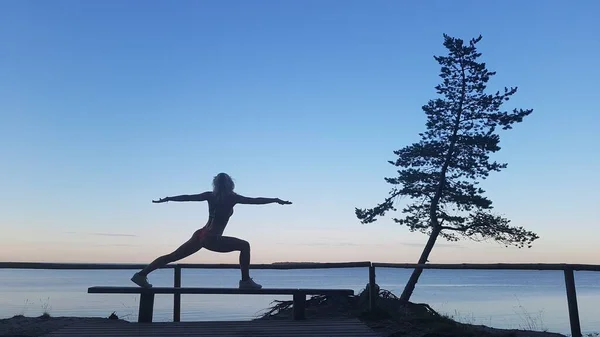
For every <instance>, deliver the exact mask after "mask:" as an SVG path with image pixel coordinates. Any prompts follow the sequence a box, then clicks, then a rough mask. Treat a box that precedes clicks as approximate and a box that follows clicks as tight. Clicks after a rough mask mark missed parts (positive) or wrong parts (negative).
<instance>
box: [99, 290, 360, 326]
mask: <svg viewBox="0 0 600 337" xmlns="http://www.w3.org/2000/svg"><path fill="white" fill-rule="evenodd" d="M88 294H140V307H139V311H138V322H140V323H142V322H143V323H149V322H152V313H153V311H154V295H155V294H223V295H292V296H293V301H294V302H293V303H294V307H293V308H294V320H300V319H304V318H305V310H304V309H305V307H306V295H326V296H351V295H354V290H351V289H296V288H272V289H238V288H170V287H153V288H140V287H90V288H88Z"/></svg>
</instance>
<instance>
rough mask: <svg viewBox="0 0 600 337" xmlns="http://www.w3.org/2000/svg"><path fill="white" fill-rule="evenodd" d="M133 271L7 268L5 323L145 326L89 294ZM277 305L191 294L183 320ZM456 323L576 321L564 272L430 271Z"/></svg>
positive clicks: (586, 289)
mask: <svg viewBox="0 0 600 337" xmlns="http://www.w3.org/2000/svg"><path fill="white" fill-rule="evenodd" d="M131 274H132V271H127V270H113V271H104V270H99V271H72V270H12V269H0V318H7V317H12V316H14V315H16V314H24V315H26V316H36V315H40V314H41V313H42V312H43V311H44V309H47V310H48V311H49V312H50V314H51V315H54V316H70V315H77V316H103V317H107V316H108V315H110V313H112V312H113V311H114V312H116V314H117V315H118V316H119V317H121V318H124V319H127V320H131V321H135V320H137V305H138V296H136V295H112V294H87V288H88V287H89V286H94V285H98V286H100V285H102V286H109V285H114V286H119V285H122V286H130V285H132V283H131V282H130V281H129V278H130V276H131ZM409 274H410V271H409V270H402V269H387V268H377V283H378V284H379V285H380V286H381V287H382V288H383V289H387V290H390V291H392V292H393V293H394V294H396V295H399V294H400V293H401V291H402V288H403V286H404V284H405V282H406V281H407V279H408V276H409ZM252 276H253V277H254V279H255V280H256V281H257V282H259V283H261V284H263V286H264V287H306V288H311V287H315V288H316V287H327V288H350V289H354V290H355V291H356V292H358V291H360V290H362V289H363V288H364V287H365V286H366V284H367V282H368V270H367V268H347V269H322V270H320V269H317V270H255V271H252ZM149 279H150V282H151V283H153V284H154V286H172V285H173V271H172V270H158V271H156V272H154V273H153V274H151V276H150V278H149ZM238 280H239V271H237V270H185V269H184V270H183V271H182V286H184V287H191V286H199V287H200V286H206V287H237V282H238ZM575 281H576V284H577V296H578V301H579V313H580V318H581V325H582V329H583V330H584V331H585V332H596V331H600V309H598V307H599V306H600V273H594V272H576V273H575ZM275 299H284V300H289V299H290V297H289V296H265V295H257V296H254V295H244V296H239V295H237V296H236V295H183V296H182V298H181V320H182V321H192V320H195V321H198V320H250V319H252V318H255V317H257V315H259V314H260V313H261V312H263V310H265V309H266V308H268V307H269V305H270V303H271V302H272V301H273V300H275ZM412 301H413V302H425V303H428V304H430V305H431V306H432V307H433V308H434V309H436V310H437V311H439V312H441V313H445V314H448V315H450V316H453V317H454V318H455V319H457V320H459V321H462V322H466V323H475V324H485V325H488V326H493V327H498V328H521V329H534V330H545V329H547V330H549V331H554V332H560V333H569V317H568V312H567V302H566V301H567V300H566V295H565V288H564V277H563V274H562V272H555V271H452V270H425V271H424V272H423V274H422V276H421V279H420V281H419V284H418V285H417V289H416V290H415V293H414V295H413V297H412ZM172 314H173V296H172V295H157V296H156V299H155V311H154V319H155V320H156V321H169V320H171V319H172Z"/></svg>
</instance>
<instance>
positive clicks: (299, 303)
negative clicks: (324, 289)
mask: <svg viewBox="0 0 600 337" xmlns="http://www.w3.org/2000/svg"><path fill="white" fill-rule="evenodd" d="M305 308H306V294H302V293H294V320H301V319H305V318H306V317H305V310H304V309H305Z"/></svg>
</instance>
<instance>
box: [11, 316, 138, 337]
mask: <svg viewBox="0 0 600 337" xmlns="http://www.w3.org/2000/svg"><path fill="white" fill-rule="evenodd" d="M102 321H108V318H86V317H50V318H42V317H24V316H15V317H13V318H7V319H1V320H0V336H2V337H25V336H26V337H38V336H42V335H44V334H47V333H50V332H52V331H56V330H58V329H61V328H63V327H65V326H67V325H71V324H73V323H85V322H102ZM111 321H113V320H111ZM121 322H123V324H128V322H126V321H122V320H121Z"/></svg>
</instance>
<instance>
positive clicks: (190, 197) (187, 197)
mask: <svg viewBox="0 0 600 337" xmlns="http://www.w3.org/2000/svg"><path fill="white" fill-rule="evenodd" d="M209 195H210V192H204V193H200V194H184V195H177V196H174V197H165V198H162V199H158V200H152V202H153V203H161V202H167V201H205V200H207V199H208V196H209Z"/></svg>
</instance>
